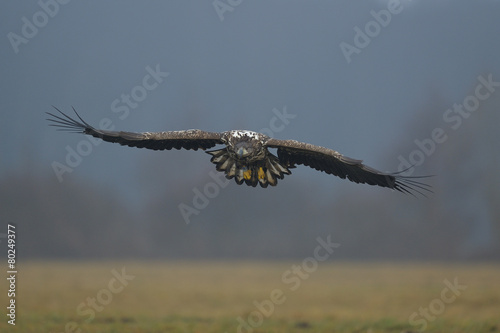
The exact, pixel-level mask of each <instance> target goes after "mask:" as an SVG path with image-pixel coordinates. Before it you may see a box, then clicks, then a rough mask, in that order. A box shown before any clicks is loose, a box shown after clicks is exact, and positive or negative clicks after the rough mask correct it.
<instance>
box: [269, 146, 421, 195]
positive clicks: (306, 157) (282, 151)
mask: <svg viewBox="0 0 500 333" xmlns="http://www.w3.org/2000/svg"><path fill="white" fill-rule="evenodd" d="M266 146H267V147H269V148H277V149H278V158H279V160H280V163H282V164H283V165H285V166H287V167H292V166H294V165H295V164H303V165H306V166H309V167H311V168H314V169H316V170H319V171H324V172H326V173H328V174H332V175H335V176H338V177H340V178H343V179H345V178H347V179H349V180H350V181H353V182H355V183H363V184H369V185H378V186H382V187H388V188H391V189H395V190H398V191H400V192H404V193H410V194H413V192H417V193H420V194H422V195H424V194H423V193H422V191H430V186H429V185H427V184H424V183H421V182H418V181H416V180H414V179H415V178H421V177H404V176H400V175H398V174H396V173H385V172H381V171H378V170H375V169H373V168H370V167H369V166H366V165H364V164H363V161H362V160H355V159H352V158H350V157H346V156H344V155H342V154H340V153H339V152H337V151H335V150H332V149H328V148H325V147H321V146H315V145H311V144H309V143H303V142H298V141H295V140H278V139H269V140H268V141H267V143H266Z"/></svg>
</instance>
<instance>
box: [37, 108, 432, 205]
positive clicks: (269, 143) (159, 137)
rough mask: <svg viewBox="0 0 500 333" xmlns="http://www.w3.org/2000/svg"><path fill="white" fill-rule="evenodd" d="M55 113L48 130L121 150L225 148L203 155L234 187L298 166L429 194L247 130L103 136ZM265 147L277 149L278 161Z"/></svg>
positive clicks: (331, 155) (397, 178)
mask: <svg viewBox="0 0 500 333" xmlns="http://www.w3.org/2000/svg"><path fill="white" fill-rule="evenodd" d="M55 109H56V110H57V111H58V112H59V113H60V115H57V114H53V113H50V112H47V114H48V115H50V116H51V117H52V118H49V119H48V120H49V121H50V122H51V125H52V126H56V127H59V128H60V129H62V130H67V131H71V132H77V133H84V134H87V135H91V136H93V137H96V138H101V139H102V140H104V141H107V142H116V143H119V144H121V145H124V146H129V147H137V148H147V149H153V150H170V149H172V148H175V149H181V148H183V149H193V150H198V149H203V150H206V149H208V148H212V147H214V146H216V145H225V147H223V148H221V149H217V150H211V151H206V152H207V153H208V154H210V155H212V158H211V159H210V161H211V162H212V163H214V164H215V165H216V169H217V171H221V172H224V173H225V175H226V178H228V179H232V178H234V179H235V181H236V183H238V184H243V183H245V184H247V185H250V186H253V187H255V186H257V184H259V185H260V186H261V187H267V186H268V185H271V186H276V184H277V183H278V179H283V177H284V176H285V175H289V174H291V171H290V169H292V168H295V166H296V165H297V164H302V165H306V166H309V167H311V168H314V169H316V170H319V171H324V172H326V173H327V174H332V175H335V176H337V177H340V178H343V179H345V178H347V179H349V180H350V181H352V182H355V183H361V184H369V185H378V186H382V187H387V188H390V189H394V190H397V191H400V192H403V193H410V194H413V193H414V192H416V193H420V194H422V195H423V192H425V191H430V186H429V185H427V184H424V183H421V182H419V181H417V180H415V179H416V178H421V177H405V176H401V175H399V174H397V173H385V172H381V171H378V170H375V169H373V168H370V167H369V166H366V165H364V164H363V163H362V161H361V160H356V159H352V158H349V157H346V156H344V155H342V154H340V153H339V152H337V151H335V150H332V149H328V148H325V147H321V146H315V145H311V144H308V143H303V142H298V141H295V140H278V139H274V138H271V137H269V136H267V135H264V134H261V133H257V132H252V131H246V130H231V131H226V132H221V133H218V132H205V131H202V130H198V129H191V130H185V131H168V132H144V133H134V132H123V131H107V130H100V129H96V128H94V127H92V126H91V125H89V124H88V123H87V122H85V121H84V120H83V119H82V118H81V117H80V115H79V114H78V113H77V112H76V110H74V109H73V110H74V112H75V114H76V116H77V117H78V120H77V119H73V118H71V117H70V116H68V115H66V114H65V113H63V112H62V111H60V110H59V109H57V108H55ZM268 148H276V149H277V155H278V156H276V155H274V154H272V153H271V152H270V151H269V150H268Z"/></svg>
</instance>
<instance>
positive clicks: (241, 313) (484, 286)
mask: <svg viewBox="0 0 500 333" xmlns="http://www.w3.org/2000/svg"><path fill="white" fill-rule="evenodd" d="M300 263H301V261H297V262H170V261H167V262H162V261H152V262H142V263H141V262H114V261H113V262H111V261H110V262H78V263H66V262H30V263H21V264H20V265H19V266H18V280H17V291H16V296H17V297H16V302H17V318H16V326H11V325H8V324H7V318H6V316H5V310H4V311H3V312H4V314H3V315H2V317H3V319H2V322H0V331H1V332H23V333H24V332H238V325H239V322H238V318H243V320H245V321H246V322H248V320H249V319H250V320H251V319H252V318H253V319H254V321H255V327H251V326H246V329H242V332H250V331H251V332H283V333H284V332H300V333H309V332H373V333H375V332H416V331H418V330H419V329H420V328H422V326H420V325H411V324H410V322H409V317H410V315H411V314H412V313H413V312H416V311H419V308H421V307H422V308H427V307H429V305H430V304H431V302H432V301H433V300H435V299H440V297H441V293H442V291H443V289H445V288H446V285H445V284H444V283H443V281H444V280H445V279H447V280H448V281H450V282H453V280H454V279H455V278H457V279H458V282H459V284H461V285H465V286H467V289H465V290H463V291H461V292H460V295H459V296H458V297H456V298H455V299H454V300H453V301H452V302H450V303H449V304H445V303H443V304H445V307H444V311H443V312H442V313H440V314H438V315H436V316H435V317H436V318H435V319H433V320H428V321H427V323H428V326H427V327H426V330H425V331H426V332H489V333H491V332H499V331H500V312H499V310H500V287H499V286H500V285H499V281H500V266H499V265H486V264H484V265H479V264H478V265H451V264H445V265H443V264H387V263H368V264H364V263H336V262H332V263H320V264H319V266H318V268H317V270H314V271H311V272H310V273H308V276H306V275H305V274H304V275H301V276H299V275H293V274H289V275H286V274H285V276H286V277H288V279H286V278H285V280H283V279H282V277H283V274H284V273H285V272H286V271H287V270H290V269H291V266H292V265H295V264H300ZM122 267H125V272H126V274H129V275H133V276H134V279H133V280H130V281H128V282H127V283H128V284H127V285H126V286H123V289H122V290H121V292H118V291H117V292H116V293H112V292H110V291H109V290H110V287H109V283H110V280H112V279H113V274H112V272H111V271H112V270H113V269H116V270H117V271H121V269H122ZM291 277H293V279H291ZM3 286H6V283H3ZM120 286H121V285H120V284H119V283H118V282H116V283H115V284H113V285H112V286H111V287H112V288H114V289H115V291H116V290H117V289H119V287H120ZM2 288H3V289H2V290H1V295H2V297H3V304H7V300H8V299H7V292H6V289H5V288H4V287H2ZM273 290H275V293H279V292H281V294H280V297H276V294H275V295H274V300H275V301H276V300H278V301H279V302H278V303H280V304H274V303H272V302H271V299H272V296H271V293H272V292H273ZM276 290H278V291H276ZM98 295H100V296H101V300H103V301H105V302H106V303H107V304H105V305H103V308H102V309H101V311H95V318H93V319H92V320H89V321H88V322H87V321H86V320H87V319H89V318H90V315H89V314H88V313H87V314H82V313H78V312H77V308H78V306H79V305H80V304H81V303H83V304H84V305H85V302H87V298H89V297H91V298H96V297H97V296H98ZM107 295H108V296H109V295H111V296H112V299H108V298H106V296H107ZM445 296H448V297H450V296H452V294H450V293H447V294H445ZM254 301H256V302H258V303H259V304H266V305H267V307H266V308H264V310H262V311H258V309H257V307H256V305H254ZM262 302H264V303H262ZM438 303H439V301H434V305H436V304H438ZM270 304H274V305H273V306H272V307H273V308H272V309H270V307H269V306H270ZM3 309H5V307H3ZM82 309H87V310H88V309H89V307H86V306H85V307H83V308H82ZM259 314H260V315H259ZM259 316H260V317H259ZM419 318H422V317H419ZM68 322H74V325H75V326H74V329H69V330H65V326H66V325H67V323H68Z"/></svg>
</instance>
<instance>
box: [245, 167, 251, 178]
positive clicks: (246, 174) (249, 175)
mask: <svg viewBox="0 0 500 333" xmlns="http://www.w3.org/2000/svg"><path fill="white" fill-rule="evenodd" d="M243 178H245V179H250V178H252V170H250V169H248V170H247V171H244V172H243Z"/></svg>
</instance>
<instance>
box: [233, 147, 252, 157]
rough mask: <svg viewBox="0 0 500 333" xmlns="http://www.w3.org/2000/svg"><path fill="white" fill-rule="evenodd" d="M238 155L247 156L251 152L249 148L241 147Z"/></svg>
mask: <svg viewBox="0 0 500 333" xmlns="http://www.w3.org/2000/svg"><path fill="white" fill-rule="evenodd" d="M236 155H238V157H239V158H242V157H246V156H248V155H250V152H249V151H248V150H247V149H245V148H243V147H240V148H239V149H238V150H237V151H236Z"/></svg>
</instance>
